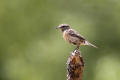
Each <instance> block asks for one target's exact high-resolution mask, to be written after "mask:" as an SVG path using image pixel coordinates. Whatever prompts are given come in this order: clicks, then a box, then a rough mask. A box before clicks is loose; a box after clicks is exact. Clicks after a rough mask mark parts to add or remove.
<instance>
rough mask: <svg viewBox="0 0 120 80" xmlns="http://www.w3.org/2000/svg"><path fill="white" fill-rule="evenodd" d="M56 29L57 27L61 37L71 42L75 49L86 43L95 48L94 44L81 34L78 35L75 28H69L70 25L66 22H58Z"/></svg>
mask: <svg viewBox="0 0 120 80" xmlns="http://www.w3.org/2000/svg"><path fill="white" fill-rule="evenodd" d="M56 29H59V30H61V31H62V34H63V38H64V39H65V40H66V41H67V42H69V43H71V44H73V45H76V46H77V47H76V49H75V50H78V49H79V47H80V46H81V45H88V46H92V47H95V48H97V47H96V46H95V45H93V44H91V43H90V42H88V41H87V40H86V39H85V38H84V37H83V36H82V35H80V34H79V33H78V32H76V31H75V30H73V29H71V27H70V26H69V25H68V24H60V25H59V26H57V27H56Z"/></svg>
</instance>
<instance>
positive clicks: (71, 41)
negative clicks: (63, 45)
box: [63, 31, 80, 45]
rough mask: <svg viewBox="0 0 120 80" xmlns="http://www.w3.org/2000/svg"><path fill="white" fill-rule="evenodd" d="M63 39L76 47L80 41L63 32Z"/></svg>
mask: <svg viewBox="0 0 120 80" xmlns="http://www.w3.org/2000/svg"><path fill="white" fill-rule="evenodd" d="M63 38H64V39H65V40H66V41H67V42H69V43H72V44H74V45H79V42H80V40H79V39H78V38H76V37H73V36H71V35H69V34H68V32H67V31H64V32H63Z"/></svg>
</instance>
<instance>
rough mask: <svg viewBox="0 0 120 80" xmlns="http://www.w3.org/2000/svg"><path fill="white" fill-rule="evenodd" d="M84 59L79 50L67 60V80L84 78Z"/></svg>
mask: <svg viewBox="0 0 120 80" xmlns="http://www.w3.org/2000/svg"><path fill="white" fill-rule="evenodd" d="M83 69H84V61H83V58H82V56H81V53H80V51H79V50H75V51H74V52H72V53H71V55H70V56H69V58H68V61H67V80H82V74H83Z"/></svg>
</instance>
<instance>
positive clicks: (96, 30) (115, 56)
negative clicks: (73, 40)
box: [0, 0, 120, 80]
mask: <svg viewBox="0 0 120 80" xmlns="http://www.w3.org/2000/svg"><path fill="white" fill-rule="evenodd" d="M61 23H67V24H70V25H71V26H72V28H73V29H76V30H77V31H79V32H80V33H81V34H82V35H83V36H84V37H85V38H86V39H87V40H89V41H90V42H91V43H93V44H95V45H97V46H98V47H99V48H98V49H94V48H92V47H88V46H82V47H81V48H80V50H81V52H82V55H83V57H84V60H85V63H86V64H85V70H84V76H83V80H120V76H119V75H120V64H119V62H120V54H119V53H120V46H119V45H120V1H119V0H0V80H66V61H67V58H68V56H69V54H70V52H71V51H72V50H73V49H74V48H75V46H72V45H70V44H68V43H67V42H65V41H64V40H63V39H62V37H61V36H62V35H61V32H60V31H58V30H56V29H55V27H56V26H58V25H59V24H61Z"/></svg>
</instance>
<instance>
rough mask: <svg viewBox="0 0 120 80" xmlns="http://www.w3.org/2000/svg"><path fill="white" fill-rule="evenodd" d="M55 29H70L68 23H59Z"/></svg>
mask: <svg viewBox="0 0 120 80" xmlns="http://www.w3.org/2000/svg"><path fill="white" fill-rule="evenodd" d="M56 29H60V30H61V31H65V30H67V29H70V26H69V25H68V24H60V25H59V26H57V27H56Z"/></svg>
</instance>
